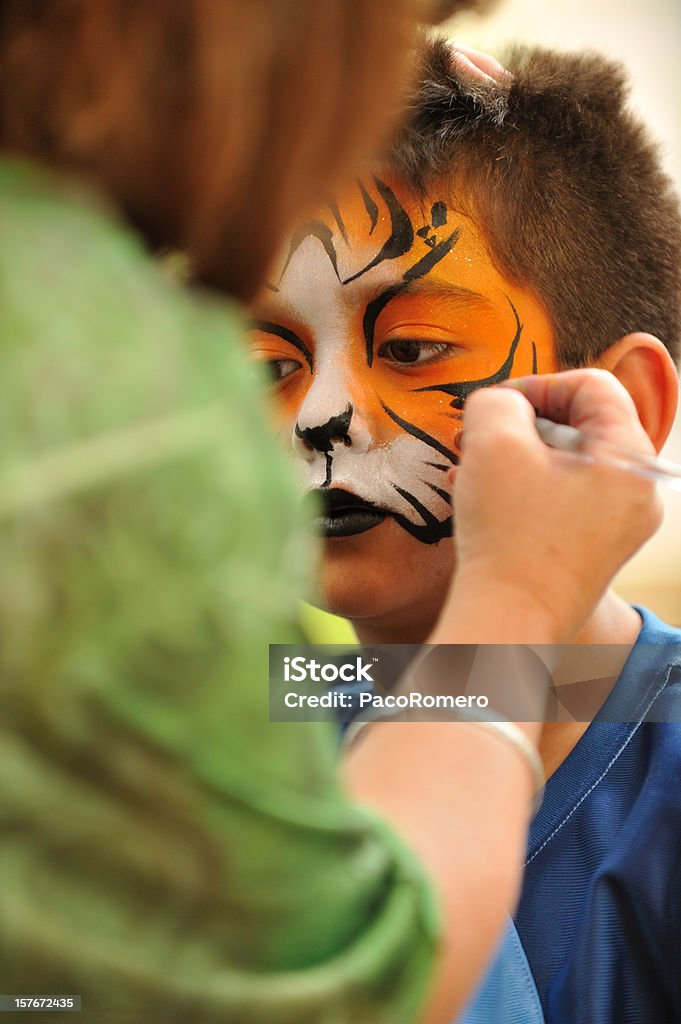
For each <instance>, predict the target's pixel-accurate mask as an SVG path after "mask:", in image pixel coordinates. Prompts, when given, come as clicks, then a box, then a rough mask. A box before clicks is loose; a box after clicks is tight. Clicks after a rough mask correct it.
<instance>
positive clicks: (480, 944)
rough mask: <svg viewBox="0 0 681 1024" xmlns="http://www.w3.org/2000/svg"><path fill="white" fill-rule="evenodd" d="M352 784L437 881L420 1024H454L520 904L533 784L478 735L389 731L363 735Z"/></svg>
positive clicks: (435, 728)
mask: <svg viewBox="0 0 681 1024" xmlns="http://www.w3.org/2000/svg"><path fill="white" fill-rule="evenodd" d="M345 779H346V783H347V785H348V788H349V790H350V793H351V795H352V796H353V797H354V798H355V799H357V800H358V801H360V802H362V803H364V804H368V805H370V806H371V807H372V808H374V809H375V810H376V811H377V812H378V813H380V814H381V815H382V816H383V817H384V818H385V819H386V820H387V821H388V822H389V823H390V824H391V825H392V826H393V827H394V828H395V829H396V830H397V831H398V832H399V833H400V834H401V835H402V836H403V837H404V838H405V840H406V841H407V842H408V843H409V844H410V845H411V847H412V849H413V850H414V852H415V853H416V854H417V855H418V856H419V857H420V858H421V860H422V862H423V864H424V866H425V867H426V869H427V870H428V872H429V873H430V876H431V880H432V882H433V884H434V886H435V889H436V894H437V896H438V899H439V902H440V906H441V911H442V916H443V934H442V944H441V948H440V954H439V958H438V961H437V966H436V970H435V972H434V975H433V980H432V988H431V994H430V998H429V1001H428V1005H427V1007H426V1009H425V1011H424V1015H423V1017H422V1020H423V1021H424V1022H427V1024H449V1022H450V1021H451V1020H452V1019H453V1016H454V1014H455V1013H456V1012H457V1011H458V1010H460V1009H461V1007H462V1006H463V1005H464V1003H465V1001H466V999H467V998H468V997H469V996H470V994H471V992H472V990H473V987H474V985H475V982H476V980H477V978H478V977H479V976H480V974H481V972H482V970H483V968H484V966H485V963H486V962H487V960H488V959H489V956H490V953H491V951H492V949H493V946H494V943H495V940H496V939H497V937H498V936H499V935H500V934H501V931H502V928H503V924H504V920H505V917H506V915H507V914H508V913H509V912H511V911H512V909H513V906H514V904H515V901H516V898H517V893H518V886H519V880H520V872H521V866H522V857H523V852H524V848H525V839H526V831H527V823H528V817H529V810H530V807H531V803H532V798H533V792H532V789H533V786H532V775H531V773H530V771H529V770H528V767H527V765H526V764H525V762H524V761H523V759H522V758H521V757H519V756H518V754H517V753H515V752H514V751H513V749H512V748H511V747H510V746H507V745H506V744H505V743H502V742H499V740H498V739H497V738H496V737H494V736H492V735H491V734H489V733H487V732H486V731H485V730H483V729H480V728H479V727H478V726H476V725H473V724H469V723H465V722H418V723H416V722H414V723H411V722H410V723H397V722H391V723H383V724H376V725H374V726H372V727H370V728H369V729H367V730H365V735H364V737H363V738H362V740H361V741H359V742H358V744H357V746H356V749H354V750H351V752H350V753H349V755H348V757H347V761H346V764H345Z"/></svg>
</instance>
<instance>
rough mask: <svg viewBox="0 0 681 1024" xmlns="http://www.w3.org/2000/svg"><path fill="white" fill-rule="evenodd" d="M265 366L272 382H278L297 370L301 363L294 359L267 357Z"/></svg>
mask: <svg viewBox="0 0 681 1024" xmlns="http://www.w3.org/2000/svg"><path fill="white" fill-rule="evenodd" d="M266 366H267V370H268V373H269V376H270V379H271V380H272V382H273V383H274V384H279V383H280V382H281V381H282V380H284V379H285V378H286V377H289V376H290V375H291V374H292V373H295V372H296V370H299V369H300V366H301V364H300V363H299V362H298V361H297V360H296V359H268V360H267V363H266Z"/></svg>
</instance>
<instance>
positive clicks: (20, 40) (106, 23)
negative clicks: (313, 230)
mask: <svg viewBox="0 0 681 1024" xmlns="http://www.w3.org/2000/svg"><path fill="white" fill-rule="evenodd" d="M468 5H471V4H468ZM459 6H462V7H463V6H467V4H466V3H465V2H462V3H460V5H459ZM422 13H423V4H422V3H419V2H418V0H362V2H361V3H348V2H347V0H219V2H216V0H144V2H143V3H140V2H139V0H3V2H2V4H1V5H0V147H1V148H2V149H3V150H5V151H11V152H19V153H24V154H26V155H29V156H31V157H34V158H36V159H38V160H39V161H41V162H43V163H47V164H50V165H52V166H56V167H60V168H66V169H69V170H75V171H77V172H85V173H86V174H89V175H91V176H94V177H95V178H96V179H97V181H98V182H99V183H100V184H101V185H102V186H103V187H104V188H105V189H106V190H107V191H108V193H109V194H110V195H112V196H113V197H114V198H115V200H116V201H117V203H118V204H119V206H120V208H121V209H122V211H123V212H124V213H125V214H126V215H127V216H128V218H129V219H130V220H131V221H132V222H133V223H134V224H135V225H136V226H137V227H138V228H139V229H140V230H141V231H142V232H143V234H144V235H145V237H146V238H147V240H148V241H149V242H150V243H151V244H152V245H154V246H177V247H181V248H186V249H188V250H189V251H190V252H191V253H192V256H193V260H194V264H195V266H196V269H197V273H198V276H199V278H200V279H202V280H203V281H205V282H206V283H209V284H212V285H216V286H218V287H220V288H222V289H223V290H226V291H228V292H230V293H232V294H235V295H238V296H240V297H242V298H245V297H248V296H249V295H250V294H251V293H252V292H253V290H254V289H255V287H256V286H257V285H258V283H259V279H260V277H261V275H262V273H263V272H264V269H265V267H266V264H267V263H268V262H269V260H270V258H271V256H272V252H273V249H274V247H276V245H277V243H278V241H279V239H280V237H281V234H282V232H283V231H285V230H286V228H287V227H288V225H289V223H290V221H291V219H292V218H294V217H296V216H298V215H300V212H301V206H302V205H303V204H304V203H305V201H306V200H309V199H310V198H312V197H316V194H317V193H319V192H321V191H322V190H326V189H329V188H331V187H333V184H334V182H335V180H336V179H337V178H338V177H339V176H341V175H343V174H347V173H349V171H350V170H351V169H352V166H353V163H354V161H355V160H356V159H357V158H358V157H359V156H360V155H365V154H366V151H367V149H368V148H369V146H370V144H371V143H372V142H376V141H380V135H381V132H382V131H385V129H386V127H387V126H388V124H389V123H390V120H391V116H392V115H393V113H394V108H395V105H396V102H397V92H398V90H397V88H396V86H397V83H398V81H399V79H400V75H401V74H402V72H403V69H404V65H405V63H406V61H405V57H406V53H407V50H408V46H409V43H410V41H411V38H410V37H411V36H412V34H413V29H414V26H415V21H416V18H417V16H418V15H420V14H422Z"/></svg>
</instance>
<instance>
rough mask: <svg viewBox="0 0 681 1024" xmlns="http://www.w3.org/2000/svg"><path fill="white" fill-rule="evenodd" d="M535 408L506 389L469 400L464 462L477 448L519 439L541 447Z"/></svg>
mask: <svg viewBox="0 0 681 1024" xmlns="http://www.w3.org/2000/svg"><path fill="white" fill-rule="evenodd" d="M534 423H535V413H534V409H533V408H532V405H531V404H530V402H528V400H527V399H526V398H525V397H524V395H522V394H521V393H520V392H519V391H516V390H510V389H506V388H484V389H480V390H479V391H476V392H474V393H473V394H472V395H471V396H470V398H469V399H468V400H467V402H466V405H465V406H464V412H463V424H464V432H465V435H466V443H465V449H464V455H463V458H465V457H466V456H467V455H468V453H469V452H470V450H471V449H472V448H473V447H474V446H475V448H476V450H479V449H480V446H481V445H482V444H487V443H490V442H491V443H492V444H494V445H496V446H498V445H499V443H502V442H506V443H508V441H510V440H511V438H515V439H517V440H519V441H521V442H523V443H529V444H532V445H538V446H540V447H541V442H540V441H539V435H538V434H537V431H536V429H535V426H534Z"/></svg>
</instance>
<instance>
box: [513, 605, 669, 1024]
mask: <svg viewBox="0 0 681 1024" xmlns="http://www.w3.org/2000/svg"><path fill="white" fill-rule="evenodd" d="M638 611H639V613H640V614H641V616H642V619H643V628H642V630H641V633H640V635H639V638H638V640H637V642H636V644H635V646H634V648H633V650H632V652H631V654H630V656H629V659H628V660H627V663H626V665H625V667H624V669H623V671H622V673H621V675H620V678H619V680H618V682H617V684H616V686H615V688H614V690H613V691H612V693H611V694H610V696H609V697H608V699H607V701H606V702H605V704H604V706H603V708H602V710H601V712H600V713H599V715H598V716H597V718H596V720H595V721H594V722H593V723H592V724H591V725H590V727H589V728H588V729H587V731H586V733H585V734H584V736H583V737H582V738H581V740H580V741H579V743H578V744H577V745H576V747H575V748H574V750H573V751H572V753H571V754H570V755H569V756H568V757H567V759H566V760H565V761H564V762H563V764H561V766H560V767H559V768H558V769H557V771H556V772H555V773H554V775H553V776H552V777H551V778H550V779H549V780H548V783H547V785H546V791H545V796H544V801H543V804H542V806H541V808H540V810H539V812H538V813H537V815H536V817H535V819H534V821H533V822H532V826H531V829H530V835H529V841H528V856H527V862H526V868H525V876H524V882H523V889H522V896H521V900H520V905H519V908H518V912H517V914H516V927H517V930H518V934H519V936H520V939H521V942H522V945H523V947H524V950H525V953H526V955H527V959H528V961H529V965H530V968H531V971H532V974H533V976H534V980H535V982H536V985H537V989H538V992H539V996H540V999H541V1003H542V1007H543V1010H544V1014H545V1017H546V1022H547V1024H634V1022H635V1024H666V1022H672V1021H674V1022H681V631H679V630H677V629H672V628H671V627H669V626H667V625H665V624H664V623H662V622H661V621H660V620H659V619H657V618H656V617H655V616H654V615H652V614H651V613H650V612H648V611H646V610H645V609H638ZM618 708H622V709H626V710H625V713H624V714H623V715H622V718H624V717H627V718H629V721H626V722H618V721H617V719H618V717H619V715H618Z"/></svg>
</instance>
